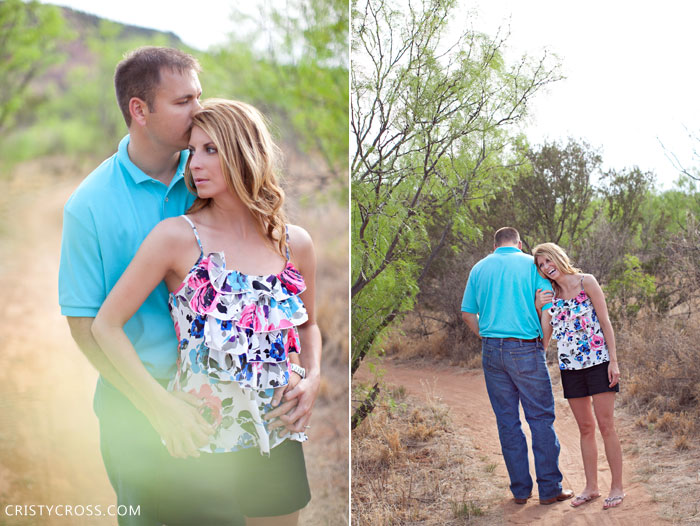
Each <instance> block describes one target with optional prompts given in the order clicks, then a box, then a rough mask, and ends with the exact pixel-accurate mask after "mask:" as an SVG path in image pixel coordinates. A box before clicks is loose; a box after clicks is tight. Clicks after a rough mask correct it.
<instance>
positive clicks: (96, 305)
mask: <svg viewBox="0 0 700 526" xmlns="http://www.w3.org/2000/svg"><path fill="white" fill-rule="evenodd" d="M128 144H129V136H128V135H127V136H126V137H124V139H122V141H121V142H120V143H119V149H118V151H117V153H115V154H114V155H113V156H112V157H110V158H109V159H107V160H106V161H104V162H103V163H102V164H101V165H100V166H99V167H97V169H95V171H93V172H92V173H91V174H90V175H88V176H87V177H86V178H85V179H84V180H83V182H82V183H81V184H80V186H78V188H77V189H76V190H75V192H73V194H72V195H71V196H70V198H69V199H68V202H67V203H66V205H65V207H64V209H63V236H62V240H61V263H60V267H59V274H58V298H59V303H60V305H61V314H63V315H64V316H75V317H91V318H92V317H95V316H96V315H97V311H98V310H99V309H100V306H101V305H102V302H103V301H104V300H105V298H106V297H107V294H109V291H110V290H112V287H114V285H115V284H116V282H117V280H118V279H119V277H120V276H121V275H122V273H123V272H124V270H125V269H126V267H127V266H128V265H129V263H130V262H131V260H132V259H133V257H134V255H135V254H136V251H137V250H138V248H139V246H140V245H141V242H142V241H143V240H144V239H145V237H146V236H147V235H148V233H149V232H150V231H151V230H152V229H153V227H154V226H155V225H156V224H157V223H158V222H160V221H162V220H163V219H165V218H167V217H174V216H178V215H181V214H183V213H184V212H185V210H187V208H189V206H190V205H191V204H192V202H193V201H194V196H193V195H192V194H190V192H189V191H188V190H187V186H186V185H185V180H184V177H183V174H184V171H185V164H186V162H187V157H188V155H189V152H188V151H187V150H185V151H183V152H182V153H181V154H180V163H179V165H178V167H177V171H176V173H175V176H174V177H173V179H172V181H171V182H170V185H169V186H166V185H164V184H163V183H161V182H160V181H156V180H155V179H153V178H152V177H150V176H148V175H146V174H145V173H144V172H143V171H142V170H141V169H140V168H139V167H137V166H136V165H135V164H134V163H133V162H131V159H129V154H128V152H127V146H128ZM124 331H125V332H126V335H127V336H128V338H129V340H131V343H132V344H133V345H134V347H135V348H136V352H137V353H138V355H139V357H140V358H141V361H142V362H143V363H144V365H145V366H146V369H148V371H149V372H150V373H151V374H152V375H153V376H154V377H155V378H158V379H166V378H171V377H172V376H173V375H174V373H175V362H176V360H177V340H176V338H175V330H174V328H173V322H172V320H171V319H170V313H169V312H168V289H167V288H166V286H165V283H164V282H161V283H160V284H159V285H158V286H157V287H156V289H155V290H154V291H153V292H152V293H151V294H150V295H149V296H148V298H147V299H146V301H145V302H144V303H143V305H142V306H141V308H140V309H139V310H138V311H137V312H136V313H135V314H134V315H133V316H132V317H131V319H130V320H129V321H128V322H127V323H126V325H125V326H124Z"/></svg>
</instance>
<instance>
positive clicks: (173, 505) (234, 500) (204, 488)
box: [158, 440, 311, 526]
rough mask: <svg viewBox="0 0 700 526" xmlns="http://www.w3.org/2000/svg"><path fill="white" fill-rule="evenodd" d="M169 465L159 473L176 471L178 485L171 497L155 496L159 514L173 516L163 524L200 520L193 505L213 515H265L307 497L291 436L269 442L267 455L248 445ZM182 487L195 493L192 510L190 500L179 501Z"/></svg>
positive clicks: (290, 508)
mask: <svg viewBox="0 0 700 526" xmlns="http://www.w3.org/2000/svg"><path fill="white" fill-rule="evenodd" d="M169 465H170V466H171V467H172V469H173V470H172V472H170V473H161V476H163V477H164V478H166V477H178V478H179V482H180V484H181V488H180V490H179V491H178V493H177V496H176V498H168V495H160V498H159V499H158V501H159V504H160V513H159V515H160V517H167V516H170V517H173V518H171V519H170V520H169V521H168V522H167V524H168V525H170V524H173V525H175V524H177V525H188V526H189V525H192V524H201V522H198V516H197V512H196V511H195V512H194V513H193V511H194V510H196V509H197V508H200V509H201V508H204V509H206V510H207V511H208V512H209V513H212V512H214V515H222V516H226V514H227V513H230V514H233V513H234V512H235V511H239V512H240V513H241V514H242V515H245V516H248V517H267V516H275V515H287V514H289V513H293V512H295V511H297V510H300V509H301V508H303V507H304V506H306V504H307V503H308V502H309V500H310V499H311V494H310V492H309V483H308V480H307V477H306V466H305V465H304V452H303V450H302V446H301V443H299V442H296V441H294V440H285V441H284V442H282V443H281V444H280V445H278V446H276V447H274V448H272V449H271V450H270V456H269V457H268V456H265V455H261V454H260V451H259V450H258V449H257V448H250V449H243V450H240V451H235V452H233V453H201V456H200V457H199V458H187V459H174V461H173V462H172V463H170V464H169ZM188 488H189V490H188ZM183 493H184V494H188V493H191V494H196V495H198V496H199V498H198V502H197V506H195V507H194V510H192V507H193V506H192V503H191V502H188V503H186V504H185V505H183V503H182V502H179V497H178V496H179V495H182V494H183ZM217 508H218V509H217ZM215 510H216V511H215ZM200 514H201V512H200Z"/></svg>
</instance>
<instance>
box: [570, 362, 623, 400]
mask: <svg viewBox="0 0 700 526" xmlns="http://www.w3.org/2000/svg"><path fill="white" fill-rule="evenodd" d="M609 363H610V362H605V363H600V364H598V365H594V366H593V367H586V368H585V369H576V370H573V371H569V370H561V371H560V372H561V385H562V387H563V388H564V398H581V397H584V396H592V395H594V394H599V393H607V392H615V393H619V392H620V383H619V382H618V383H616V384H615V387H609V386H610V381H609V380H608V364H609Z"/></svg>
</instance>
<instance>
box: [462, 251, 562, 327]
mask: <svg viewBox="0 0 700 526" xmlns="http://www.w3.org/2000/svg"><path fill="white" fill-rule="evenodd" d="M537 289H545V290H552V285H551V283H550V282H549V280H547V279H545V278H543V277H542V276H540V274H539V273H538V272H537V268H536V267H535V261H534V258H533V257H532V256H529V255H527V254H524V253H523V252H522V251H521V250H520V249H519V248H518V247H498V248H497V249H496V250H495V251H494V252H493V253H492V254H489V255H488V256H486V257H485V258H484V259H482V260H481V261H479V262H478V263H477V264H476V265H474V267H473V268H472V270H471V272H470V273H469V279H468V280H467V286H466V288H465V289H464V296H463V298H462V311H463V312H471V313H472V314H478V315H479V334H480V335H481V337H482V338H521V339H524V340H529V339H532V338H536V337H537V336H542V326H541V325H540V319H539V316H538V313H537V309H536V308H535V293H536V291H537ZM551 306H552V305H551V303H550V304H547V305H545V306H544V307H543V308H546V309H548V308H550V307H551Z"/></svg>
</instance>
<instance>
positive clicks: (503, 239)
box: [493, 226, 520, 247]
mask: <svg viewBox="0 0 700 526" xmlns="http://www.w3.org/2000/svg"><path fill="white" fill-rule="evenodd" d="M518 241H520V234H519V233H518V231H517V230H516V229H515V228H513V227H510V226H504V227H503V228H499V229H498V230H496V233H495V234H494V236H493V244H494V246H495V247H500V246H501V245H503V244H505V243H510V244H512V245H517V243H518Z"/></svg>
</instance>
